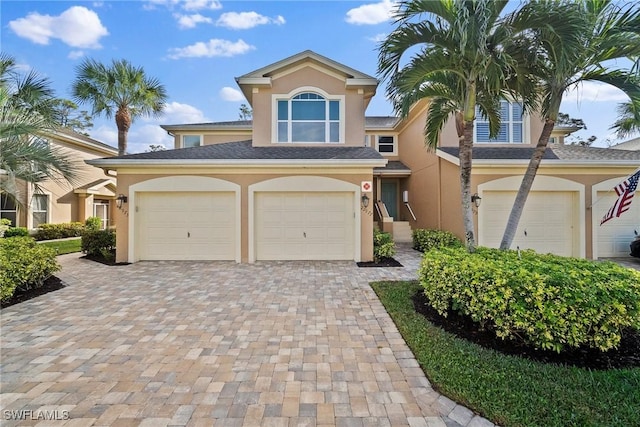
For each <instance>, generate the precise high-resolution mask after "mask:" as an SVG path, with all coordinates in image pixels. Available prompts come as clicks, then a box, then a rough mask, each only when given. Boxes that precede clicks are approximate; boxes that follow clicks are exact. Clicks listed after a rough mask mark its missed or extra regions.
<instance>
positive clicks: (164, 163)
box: [85, 158, 388, 169]
mask: <svg viewBox="0 0 640 427" xmlns="http://www.w3.org/2000/svg"><path fill="white" fill-rule="evenodd" d="M387 162H388V160H387V159H267V160H265V159H213V160H212V159H162V160H156V159H139V160H136V159H127V160H121V161H118V160H114V159H109V158H105V159H92V160H85V163H87V164H89V165H92V166H96V167H99V168H102V169H117V168H127V167H136V168H145V167H148V168H155V167H196V168H205V167H211V166H215V167H220V168H237V167H242V166H243V167H273V168H298V167H314V168H320V167H327V166H342V167H347V166H354V167H374V168H375V167H384V166H386V165H387Z"/></svg>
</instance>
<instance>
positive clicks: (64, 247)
mask: <svg viewBox="0 0 640 427" xmlns="http://www.w3.org/2000/svg"><path fill="white" fill-rule="evenodd" d="M81 240H82V239H81V238H80V237H78V238H77V239H69V240H55V241H44V242H41V243H40V244H41V245H44V246H48V247H50V248H53V249H55V250H56V252H57V254H58V255H64V254H70V253H73V252H80V251H81V250H82V249H81V246H80V245H81Z"/></svg>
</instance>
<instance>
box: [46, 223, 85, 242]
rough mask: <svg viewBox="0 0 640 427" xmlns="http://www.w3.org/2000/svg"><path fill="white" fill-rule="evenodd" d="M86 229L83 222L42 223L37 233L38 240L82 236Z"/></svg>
mask: <svg viewBox="0 0 640 427" xmlns="http://www.w3.org/2000/svg"><path fill="white" fill-rule="evenodd" d="M84 230H85V226H84V223H82V222H69V223H63V224H40V226H39V227H38V231H37V233H36V235H35V238H36V240H53V239H64V238H66V237H80V236H82V232H83V231H84Z"/></svg>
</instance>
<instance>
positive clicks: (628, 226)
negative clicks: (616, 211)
mask: <svg viewBox="0 0 640 427" xmlns="http://www.w3.org/2000/svg"><path fill="white" fill-rule="evenodd" d="M617 197H618V196H617V195H616V194H615V192H613V191H600V192H598V193H597V199H596V202H595V204H594V206H593V208H594V210H595V218H594V221H597V222H596V224H595V225H596V227H597V229H596V230H595V233H597V235H598V248H597V256H598V257H599V258H602V257H625V256H628V255H629V250H630V249H629V244H630V243H631V241H633V239H634V237H635V233H634V231H637V232H638V233H640V202H638V199H640V192H636V194H635V197H634V199H633V202H632V203H631V206H630V207H629V210H628V211H626V212H624V213H623V214H622V215H620V216H619V217H616V218H612V219H610V220H609V221H607V222H605V223H604V224H602V225H598V224H599V223H600V219H601V218H602V217H603V216H604V215H605V214H606V213H607V212H608V211H609V209H610V208H611V206H613V204H614V202H615V200H616V199H617Z"/></svg>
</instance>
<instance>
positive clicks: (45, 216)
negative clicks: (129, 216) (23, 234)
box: [0, 129, 118, 229]
mask: <svg viewBox="0 0 640 427" xmlns="http://www.w3.org/2000/svg"><path fill="white" fill-rule="evenodd" d="M42 140H44V141H46V142H47V143H49V144H52V145H55V146H56V147H57V148H59V150H60V151H61V152H62V153H64V154H66V155H67V156H68V157H69V158H70V159H72V161H73V162H74V164H75V166H76V169H77V177H76V180H75V181H74V182H73V183H68V182H66V181H65V182H53V181H50V180H49V181H45V182H43V183H41V184H40V187H41V188H42V190H43V191H42V192H39V193H36V192H35V191H34V189H33V186H31V185H28V184H27V183H24V182H23V185H22V186H21V188H20V198H21V200H20V202H21V204H22V206H23V208H20V207H18V205H16V203H15V202H14V201H13V200H11V199H9V198H8V197H7V196H6V195H5V194H2V195H0V197H1V199H2V200H0V217H2V218H8V219H10V220H11V222H12V225H13V226H16V227H27V228H29V229H34V228H38V226H39V225H40V224H43V223H51V224H56V223H65V222H72V221H84V220H85V219H87V218H88V217H90V216H97V217H99V218H101V219H102V221H103V227H107V226H109V225H113V213H114V211H115V205H114V199H115V189H116V180H115V177H108V176H106V175H105V173H104V171H102V170H100V169H96V168H95V167H92V166H89V165H87V164H86V163H85V160H90V159H97V158H101V157H104V156H114V155H116V154H118V150H117V149H116V148H113V147H111V146H109V145H106V144H103V143H101V142H99V141H97V140H95V139H92V138H89V137H87V136H85V135H81V134H78V133H76V132H73V131H71V130H67V129H60V130H58V131H55V132H52V133H50V134H49V135H48V136H47V137H46V138H42Z"/></svg>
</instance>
